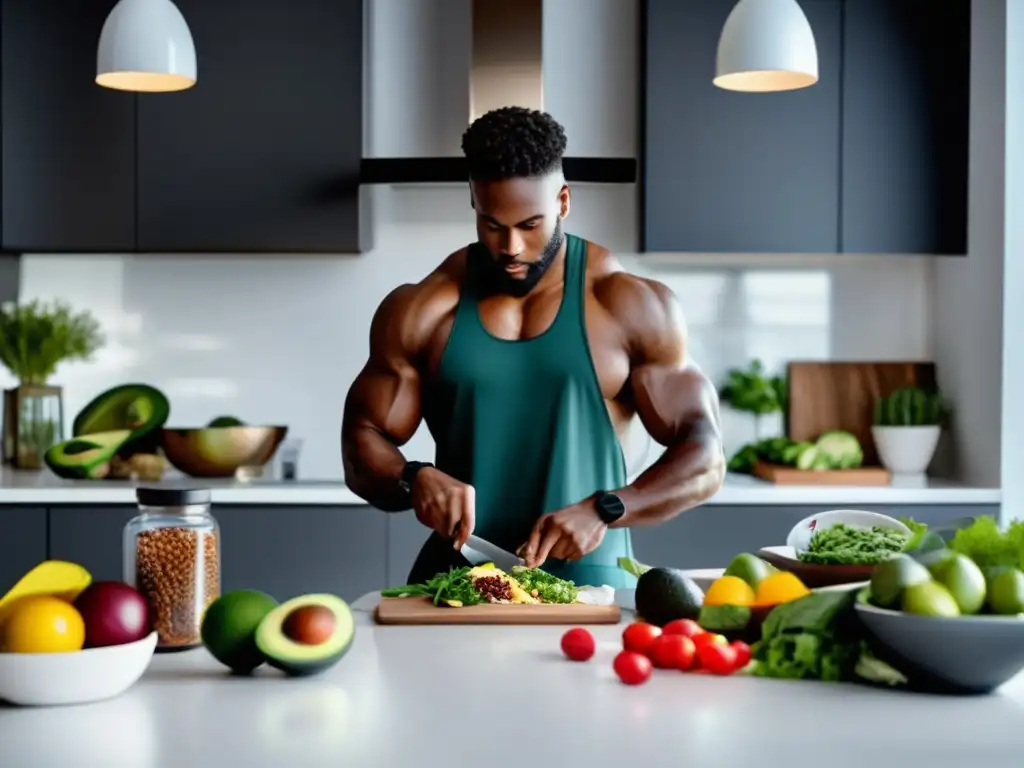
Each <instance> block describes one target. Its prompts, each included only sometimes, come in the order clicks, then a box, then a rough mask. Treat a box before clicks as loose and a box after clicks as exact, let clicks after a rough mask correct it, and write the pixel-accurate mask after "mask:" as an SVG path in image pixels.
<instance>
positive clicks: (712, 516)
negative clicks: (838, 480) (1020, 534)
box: [632, 504, 999, 569]
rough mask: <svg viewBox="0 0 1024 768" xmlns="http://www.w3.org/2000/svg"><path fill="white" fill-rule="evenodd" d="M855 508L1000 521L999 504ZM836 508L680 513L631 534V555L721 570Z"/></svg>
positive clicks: (712, 508)
mask: <svg viewBox="0 0 1024 768" xmlns="http://www.w3.org/2000/svg"><path fill="white" fill-rule="evenodd" d="M856 507H857V509H866V510H869V511H872V512H881V513H882V514H886V515H890V516H892V517H911V518H913V519H914V520H917V521H919V522H922V523H927V524H929V525H937V524H939V523H943V522H946V521H950V520H954V519H956V518H958V517H964V516H968V515H970V516H977V515H992V516H994V517H996V518H997V519H998V516H999V505H998V504H992V505H981V504H978V505H957V504H894V505H887V506H878V505H869V506H864V505H862V504H858V505H856ZM835 508H836V505H835V504H832V505H820V506H819V505H815V504H797V505H791V506H781V505H780V506H752V505H735V506H730V505H724V504H706V505H704V506H702V507H697V508H695V509H691V510H688V511H686V512H683V513H682V514H681V515H679V516H678V517H676V518H673V519H672V520H669V521H668V522H667V523H664V524H663V525H658V526H652V527H645V528H634V529H633V530H632V535H633V552H634V556H635V557H636V559H637V560H639V561H640V562H641V563H646V564H648V565H660V566H665V567H669V568H683V569H686V568H724V567H726V566H727V565H728V564H729V562H730V561H731V560H732V558H733V557H734V556H736V555H737V554H739V553H740V552H757V550H759V549H760V548H761V547H771V546H781V545H783V544H785V543H786V535H787V534H788V533H789V532H790V530H792V528H793V526H794V525H796V524H797V523H799V522H800V521H801V520H803V519H804V518H805V517H807V516H808V515H813V514H814V513H815V512H823V511H825V510H827V509H835Z"/></svg>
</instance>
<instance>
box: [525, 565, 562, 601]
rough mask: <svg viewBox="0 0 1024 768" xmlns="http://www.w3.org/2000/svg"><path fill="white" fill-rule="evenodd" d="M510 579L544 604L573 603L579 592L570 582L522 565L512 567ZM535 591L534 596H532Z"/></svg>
mask: <svg viewBox="0 0 1024 768" xmlns="http://www.w3.org/2000/svg"><path fill="white" fill-rule="evenodd" d="M511 576H512V578H514V579H515V580H516V581H518V582H519V583H520V584H521V585H522V587H523V589H525V590H526V591H527V592H529V593H530V594H531V595H534V597H539V598H540V599H541V600H543V601H544V602H545V603H575V602H576V598H577V597H579V590H577V589H576V585H575V584H573V582H571V581H566V580H565V579H559V578H558V577H557V576H552V575H551V574H550V573H547V572H546V571H542V570H540V569H539V568H526V567H524V566H522V565H515V566H512V574H511ZM534 591H536V594H534Z"/></svg>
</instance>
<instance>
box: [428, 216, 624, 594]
mask: <svg viewBox="0 0 1024 768" xmlns="http://www.w3.org/2000/svg"><path fill="white" fill-rule="evenodd" d="M566 237H567V244H566V253H565V277H564V290H563V295H562V302H561V306H560V308H559V310H558V313H557V315H556V316H555V319H554V322H553V323H552V324H551V326H550V327H549V328H548V330H546V331H545V332H543V333H541V334H540V335H539V336H537V337H535V338H532V339H524V340H516V341H509V340H504V339H499V338H498V337H496V336H494V335H492V334H491V333H490V332H489V331H488V330H487V329H486V328H485V327H484V325H483V323H482V321H481V319H480V313H479V306H478V299H479V290H478V286H479V285H480V280H479V266H480V265H481V263H482V261H481V260H482V259H487V258H490V256H489V254H488V253H487V252H486V250H484V249H483V246H481V245H480V244H474V245H473V246H470V248H469V253H468V255H467V271H466V280H465V282H464V284H463V286H462V290H461V296H460V299H459V304H458V307H457V309H456V312H455V322H454V325H453V327H452V331H451V336H450V337H449V339H448V343H447V346H446V348H445V351H444V354H443V356H442V358H441V363H440V366H439V370H438V373H437V375H436V377H434V379H433V380H432V381H431V382H430V384H429V385H428V389H427V391H426V392H425V393H424V418H425V420H426V422H427V426H428V427H429V429H430V432H431V434H432V436H433V438H434V441H435V443H436V446H437V450H436V458H435V464H436V465H437V467H438V469H440V470H442V471H444V472H446V473H448V474H449V475H451V476H452V477H455V478H458V479H459V480H461V481H462V482H464V483H468V484H470V485H472V486H473V487H474V488H475V489H476V528H475V530H474V533H475V534H476V535H477V536H480V537H481V538H484V539H486V540H488V541H490V542H492V543H494V544H496V545H498V546H500V547H502V548H503V549H507V550H509V551H510V552H514V551H515V550H516V549H517V548H518V547H519V546H520V545H521V544H523V543H524V542H525V541H526V540H527V538H528V536H529V535H530V531H531V529H532V528H533V525H534V523H535V522H536V520H537V518H538V517H540V516H541V515H543V514H545V513H547V512H553V511H555V510H558V509H561V508H563V507H566V506H569V505H570V504H574V503H576V502H578V501H581V500H583V499H585V498H587V497H589V496H591V495H592V494H594V493H596V492H597V491H601V490H612V489H615V488H620V487H622V486H623V485H625V484H626V466H625V460H624V457H623V453H622V447H621V446H620V444H619V441H618V438H617V437H616V434H615V429H614V427H613V426H612V422H611V418H610V416H609V414H608V409H607V406H606V405H605V401H604V397H603V395H602V393H601V389H600V386H599V384H598V379H597V373H596V371H595V369H594V362H593V359H592V358H591V355H590V346H589V343H588V340H587V331H586V324H585V321H584V305H585V297H584V291H585V289H586V260H587V246H586V242H585V241H584V240H582V239H580V238H578V237H575V236H573V235H567V236H566ZM620 557H632V545H631V542H630V534H629V530H628V529H626V528H617V529H609V530H608V531H607V532H606V533H605V537H604V540H603V541H602V543H601V545H600V546H599V547H598V548H597V549H596V550H594V551H593V552H591V553H590V554H588V555H586V556H585V557H584V558H582V559H581V560H579V561H576V562H566V561H561V560H554V559H548V560H547V561H546V562H545V563H544V564H543V565H542V566H541V567H542V568H544V570H546V571H549V572H550V573H552V574H554V575H556V576H559V577H561V578H566V579H571V580H572V581H574V582H575V583H576V584H577V585H579V586H582V585H588V584H589V585H601V584H608V585H610V586H613V587H616V588H621V587H631V586H634V585H635V583H636V580H635V579H634V578H633V577H632V576H630V575H629V574H627V573H625V572H624V571H622V570H621V569H620V568H619V567H618V566H617V563H616V561H617V560H618V558H620ZM458 561H461V558H460V557H459V556H458V555H457V553H454V552H453V551H452V546H451V544H450V542H448V541H445V540H444V539H442V538H441V537H440V536H438V535H437V534H434V535H432V536H431V537H430V538H429V539H428V540H427V542H426V544H424V546H423V549H422V550H421V552H420V555H419V557H418V558H417V561H416V564H415V565H414V567H413V571H412V573H411V574H410V576H409V580H410V582H412V583H415V582H419V581H422V580H423V579H424V578H429V577H431V576H433V575H434V574H435V573H437V572H438V571H441V570H447V568H448V567H450V566H451V565H453V564H455V563H456V562H458Z"/></svg>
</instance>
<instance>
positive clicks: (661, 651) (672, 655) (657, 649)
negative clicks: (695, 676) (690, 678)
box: [648, 635, 696, 671]
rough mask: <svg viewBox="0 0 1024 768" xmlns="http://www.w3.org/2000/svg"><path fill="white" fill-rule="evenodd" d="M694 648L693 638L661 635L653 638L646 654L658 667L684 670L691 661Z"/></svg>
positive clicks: (694, 651) (688, 666)
mask: <svg viewBox="0 0 1024 768" xmlns="http://www.w3.org/2000/svg"><path fill="white" fill-rule="evenodd" d="M695 653H696V648H695V647H694V645H693V640H691V639H690V638H688V637H683V636H682V635H661V636H660V637H656V638H654V642H653V643H651V648H650V651H649V652H648V655H649V656H650V658H651V661H653V662H654V666H656V667H657V668H658V669H678V670H680V671H686V670H687V669H689V668H690V665H691V664H692V663H693V656H694V654H695Z"/></svg>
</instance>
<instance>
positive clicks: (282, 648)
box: [202, 589, 355, 677]
mask: <svg viewBox="0 0 1024 768" xmlns="http://www.w3.org/2000/svg"><path fill="white" fill-rule="evenodd" d="M354 639H355V620H354V619H353V616H352V611H351V609H350V608H349V606H348V604H347V603H346V602H345V601H344V600H342V599H341V598H339V597H336V596H335V595H329V594H310V595H300V596H299V597H294V598H292V599H291V600H286V601H285V602H283V603H280V604H278V602H277V600H275V599H274V598H273V597H271V596H270V595H268V594H266V593H264V592H260V591H258V590H255V589H239V590H234V591H232V592H227V593H225V594H223V595H221V596H220V597H219V598H217V599H216V600H215V601H214V602H213V603H211V604H210V607H209V608H207V609H206V613H205V614H204V615H203V623H202V640H203V645H204V646H205V647H206V649H207V650H208V651H209V652H210V654H211V655H212V656H213V657H214V658H215V659H217V661H219V662H220V663H221V664H223V665H224V666H226V667H228V668H229V669H230V670H231V671H232V672H233V673H235V674H236V675H247V674H250V673H252V672H253V671H254V670H255V669H257V668H258V667H259V666H261V665H262V664H263V663H264V662H266V663H267V664H269V665H270V666H271V667H274V668H275V669H278V670H280V671H282V672H284V673H285V674H286V675H289V676H291V677H305V676H309V675H314V674H318V673H320V672H324V671H326V670H328V669H330V668H331V667H333V666H334V665H335V664H337V663H338V662H339V661H340V660H341V658H342V657H343V656H344V655H345V653H346V652H347V651H348V649H349V648H351V647H352V642H353V640H354Z"/></svg>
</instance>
